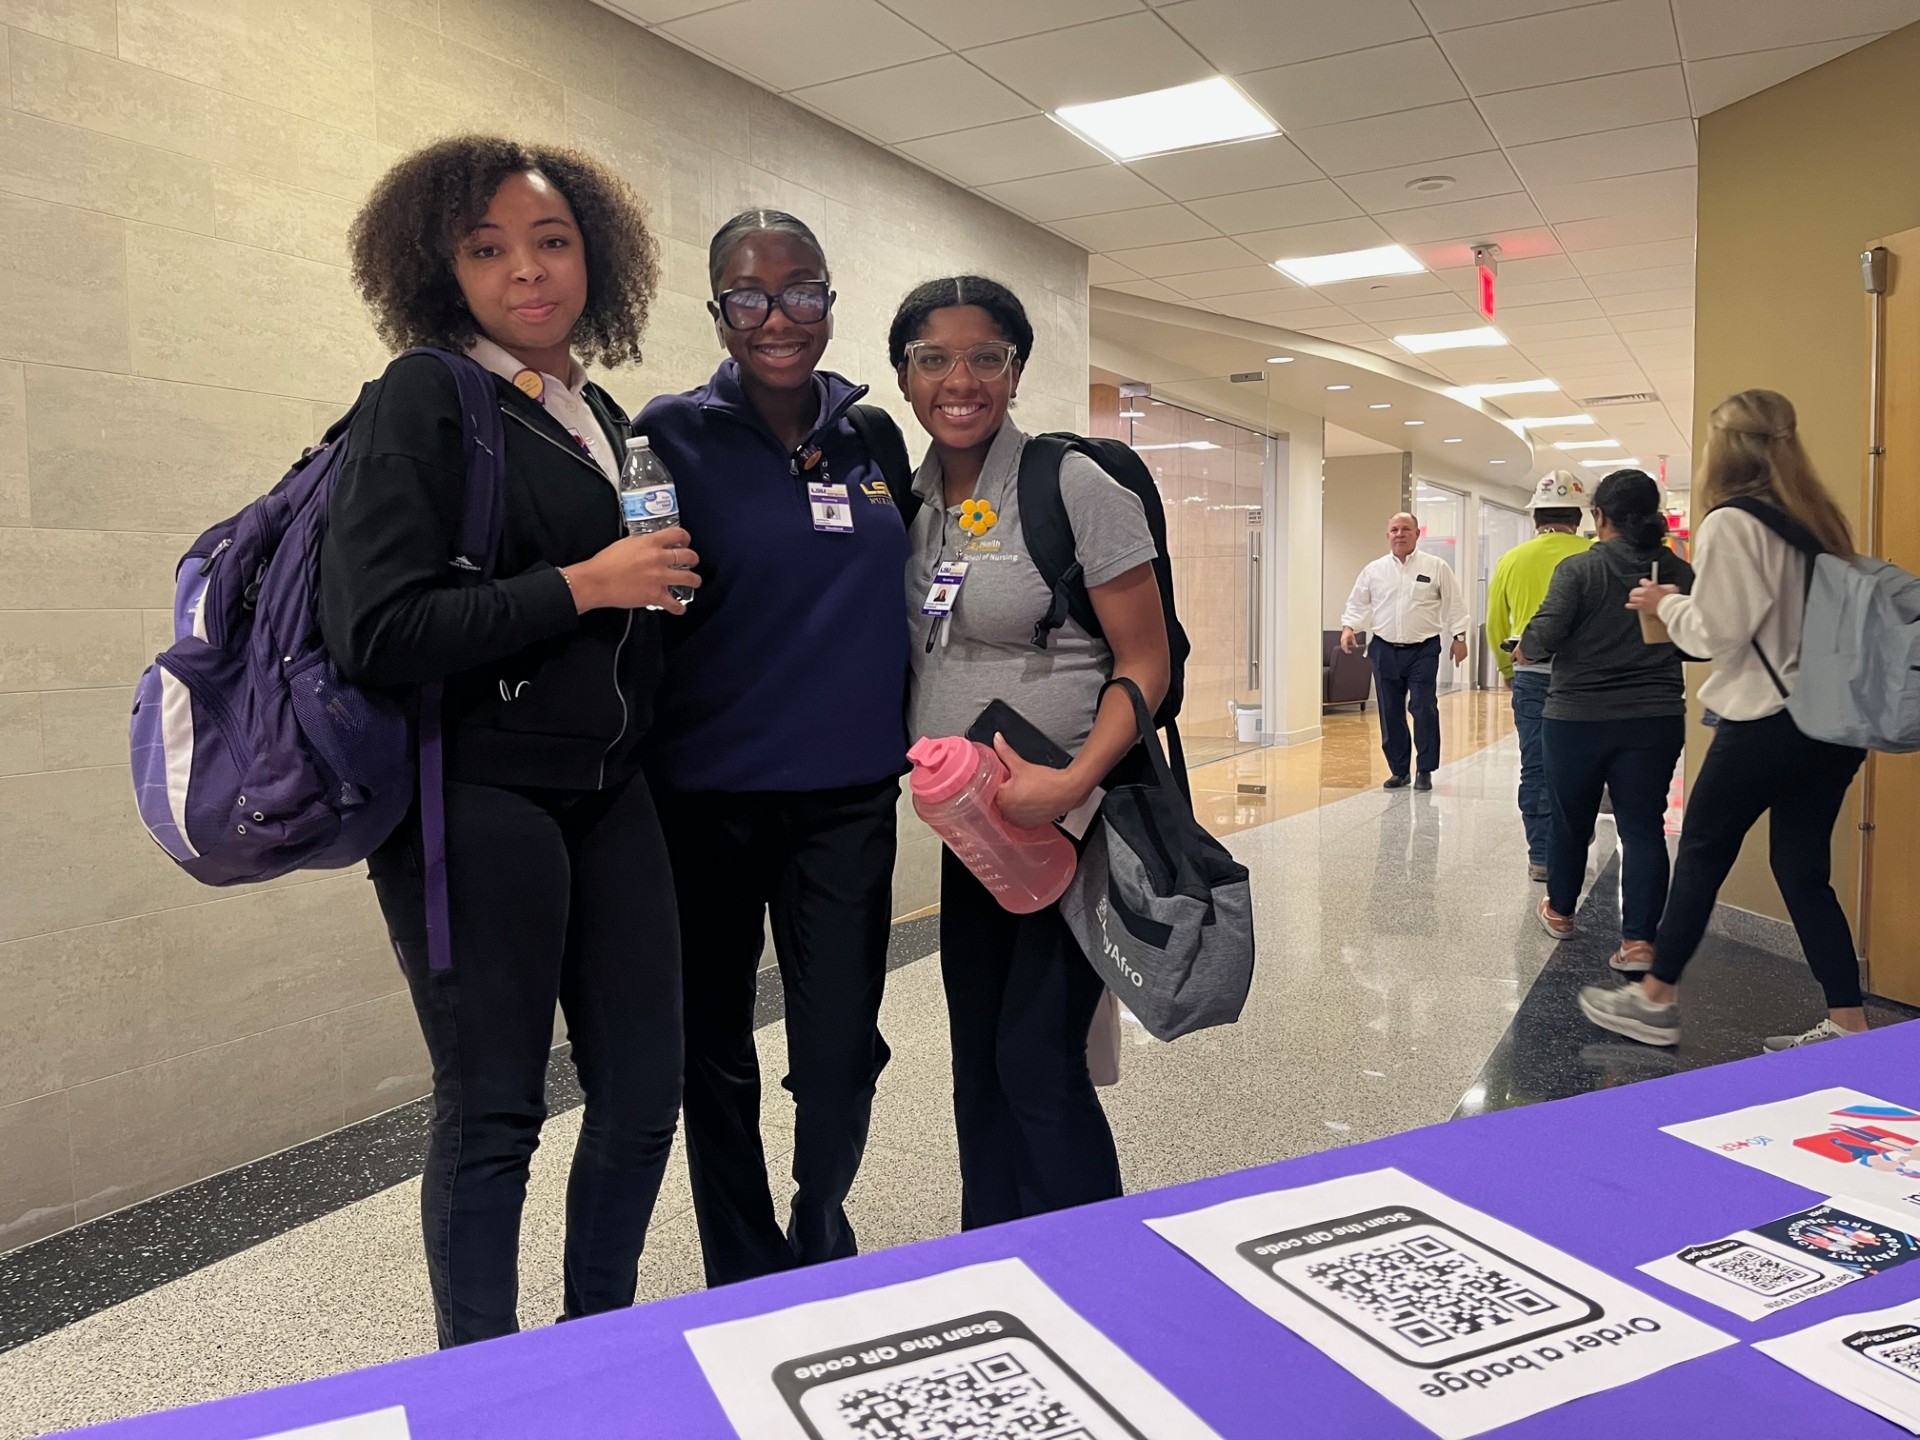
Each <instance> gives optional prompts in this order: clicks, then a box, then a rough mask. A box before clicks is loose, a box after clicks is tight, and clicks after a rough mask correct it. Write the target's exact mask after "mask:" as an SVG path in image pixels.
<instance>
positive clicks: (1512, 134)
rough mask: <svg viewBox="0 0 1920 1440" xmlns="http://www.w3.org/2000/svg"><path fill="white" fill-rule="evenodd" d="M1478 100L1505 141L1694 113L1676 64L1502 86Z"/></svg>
mask: <svg viewBox="0 0 1920 1440" xmlns="http://www.w3.org/2000/svg"><path fill="white" fill-rule="evenodd" d="M1479 103H1480V113H1481V114H1483V115H1485V116H1486V117H1487V124H1488V125H1489V126H1491V127H1492V129H1493V133H1494V134H1495V135H1498V136H1499V137H1500V141H1501V143H1502V144H1505V145H1528V144H1534V143H1536V142H1538V141H1542V140H1561V139H1565V138H1566V137H1567V136H1569V135H1585V134H1589V133H1591V132H1592V131H1595V130H1617V129H1620V128H1621V127H1622V126H1627V125H1643V124H1649V123H1652V122H1655V121H1660V120H1685V119H1687V118H1688V117H1689V116H1690V115H1692V113H1693V111H1692V108H1691V106H1690V104H1689V102H1688V99H1687V77H1686V72H1685V71H1684V70H1682V69H1681V68H1680V67H1679V66H1678V65H1656V66H1654V67H1652V68H1651V69H1647V70H1630V71H1628V72H1627V73H1626V74H1624V75H1601V76H1596V77H1595V78H1593V79H1590V80H1564V81H1562V82H1561V83H1559V84H1558V85H1536V86H1533V87H1531V88H1529V89H1526V90H1507V91H1503V92H1502V93H1500V94H1498V95H1482V96H1480V97H1479Z"/></svg>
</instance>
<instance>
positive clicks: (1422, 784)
mask: <svg viewBox="0 0 1920 1440" xmlns="http://www.w3.org/2000/svg"><path fill="white" fill-rule="evenodd" d="M1419 542H1420V522H1419V521H1418V520H1416V519H1414V517H1413V516H1411V515H1407V514H1400V515H1396V516H1394V517H1393V519H1392V520H1391V521H1389V522H1388V524H1387V553H1386V554H1385V555H1382V556H1381V557H1380V558H1379V559H1378V560H1375V561H1374V562H1373V563H1372V564H1371V565H1369V566H1367V568H1366V569H1364V570H1362V571H1361V572H1360V578H1359V579H1358V580H1356V581H1354V582H1353V593H1352V594H1351V595H1349V596H1348V597H1347V609H1346V613H1345V614H1344V615H1342V616H1341V617H1340V623H1341V625H1342V627H1343V628H1342V630H1341V631H1340V648H1341V649H1342V650H1344V651H1346V652H1347V653H1348V654H1349V655H1351V654H1352V653H1353V651H1354V646H1355V643H1356V641H1355V635H1354V632H1355V631H1356V630H1371V631H1372V632H1373V643H1372V644H1370V645H1369V646H1368V647H1367V658H1368V659H1370V660H1372V661H1373V690H1374V696H1375V698H1376V699H1377V700H1378V702H1379V705H1380V749H1381V750H1382V752H1384V753H1385V755H1386V757H1387V768H1388V769H1389V770H1391V771H1392V772H1393V773H1392V775H1391V776H1390V777H1389V778H1388V780H1387V784H1386V788H1387V789H1389V790H1403V789H1405V788H1406V786H1407V784H1408V780H1409V775H1408V771H1409V769H1410V767H1411V766H1412V763H1413V761H1414V758H1415V754H1414V752H1415V751H1416V750H1417V751H1418V763H1419V768H1418V770H1416V771H1414V772H1413V774H1412V777H1411V779H1412V784H1413V788H1414V789H1416V790H1431V789H1432V788H1433V772H1434V771H1435V770H1436V769H1438V768H1439V765H1440V701H1439V696H1438V694H1437V686H1438V683H1439V679H1440V637H1441V636H1442V635H1451V636H1452V637H1453V651H1452V654H1453V663H1454V664H1456V665H1458V664H1459V663H1460V662H1461V661H1462V660H1464V659H1466V658H1467V599H1466V596H1465V595H1464V594H1463V593H1462V592H1461V589H1460V582H1459V581H1458V580H1457V579H1455V578H1454V574H1453V567H1452V566H1450V565H1449V564H1447V562H1446V561H1444V560H1442V559H1441V558H1440V557H1439V556H1438V555H1428V554H1426V553H1425V552H1423V551H1422V550H1421V549H1420V548H1419ZM1409 706H1411V708H1412V711H1413V736H1412V739H1411V740H1409V738H1408V736H1407V711H1408V708H1409Z"/></svg>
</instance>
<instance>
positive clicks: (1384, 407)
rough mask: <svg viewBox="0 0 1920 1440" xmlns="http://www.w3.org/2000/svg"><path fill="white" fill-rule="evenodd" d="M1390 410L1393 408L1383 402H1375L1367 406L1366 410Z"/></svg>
mask: <svg viewBox="0 0 1920 1440" xmlns="http://www.w3.org/2000/svg"><path fill="white" fill-rule="evenodd" d="M1392 408H1393V406H1392V405H1390V404H1388V403H1387V402H1386V401H1385V400H1376V401H1374V402H1373V404H1371V405H1369V406H1367V409H1369V410H1391V409H1392Z"/></svg>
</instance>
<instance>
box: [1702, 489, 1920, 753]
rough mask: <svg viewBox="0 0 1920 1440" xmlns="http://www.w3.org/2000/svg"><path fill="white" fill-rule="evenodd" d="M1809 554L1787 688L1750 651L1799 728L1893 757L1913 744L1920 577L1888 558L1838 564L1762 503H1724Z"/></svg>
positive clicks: (1917, 725)
mask: <svg viewBox="0 0 1920 1440" xmlns="http://www.w3.org/2000/svg"><path fill="white" fill-rule="evenodd" d="M1727 503H1728V505H1729V506H1731V507H1732V508H1734V509H1739V510H1744V511H1746V512H1747V513H1748V514H1749V515H1751V516H1753V517H1754V518H1755V519H1756V520H1759V521H1760V522H1761V523H1763V524H1764V525H1766V526H1767V527H1768V528H1769V529H1770V530H1772V531H1773V532H1774V533H1775V534H1777V535H1779V536H1780V538H1781V539H1783V540H1785V541H1786V542H1787V543H1788V544H1789V545H1792V546H1793V547H1794V548H1795V549H1797V550H1799V551H1801V552H1803V553H1804V554H1805V555H1806V556H1807V619H1806V628H1805V632H1804V636H1803V638H1802V640H1801V643H1800V674H1799V677H1798V683H1797V684H1796V685H1795V686H1794V688H1793V690H1792V691H1791V692H1789V691H1788V689H1787V687H1786V685H1785V684H1784V683H1783V682H1782V681H1781V679H1780V672H1779V671H1778V670H1777V669H1775V668H1774V664H1773V662H1772V661H1771V660H1770V659H1768V658H1767V652H1766V651H1764V650H1762V649H1761V648H1760V642H1759V641H1758V640H1756V641H1754V644H1753V648H1754V650H1755V652H1756V653H1757V654H1758V655H1759V656H1760V663H1761V664H1763V665H1765V666H1766V667H1767V674H1769V675H1771V676H1772V677H1773V683H1774V684H1775V685H1776V686H1778V687H1779V689H1780V693H1781V695H1783V696H1785V697H1786V701H1787V713H1788V714H1789V715H1791V716H1792V717H1793V723H1794V724H1795V725H1797V726H1799V727H1800V731H1801V733H1802V734H1804V735H1807V736H1810V737H1811V738H1813V739H1815V740H1825V741H1828V742H1829V743H1831V744H1834V745H1847V746H1851V747H1853V748H1855V749H1864V750H1882V751H1886V752H1889V753H1891V754H1896V755H1904V754H1907V753H1908V752H1910V751H1915V750H1920V578H1916V577H1915V576H1912V575H1909V574H1908V573H1907V572H1906V571H1904V570H1902V569H1901V568H1900V567H1899V566H1898V565H1895V564H1892V563H1891V562H1889V561H1886V560H1874V559H1869V558H1867V557H1865V556H1861V557H1858V558H1855V559H1852V560H1844V559H1842V558H1841V557H1840V556H1838V555H1832V554H1829V553H1827V551H1826V550H1825V549H1824V548H1823V547H1822V546H1821V545H1820V542H1819V541H1818V540H1816V539H1815V538H1814V537H1813V535H1812V534H1811V533H1810V532H1809V531H1808V530H1807V529H1806V527H1805V526H1803V525H1801V524H1800V523H1799V522H1797V521H1795V520H1794V519H1792V518H1791V517H1790V516H1787V515H1785V514H1783V513H1782V512H1780V511H1779V510H1776V509H1774V507H1773V506H1771V505H1768V504H1766V503H1765V502H1763V501H1758V500H1750V499H1747V498H1744V497H1742V498H1740V499H1736V500H1730V501H1728V502H1727Z"/></svg>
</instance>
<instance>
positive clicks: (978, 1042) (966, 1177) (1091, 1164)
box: [940, 847, 1121, 1230]
mask: <svg viewBox="0 0 1920 1440" xmlns="http://www.w3.org/2000/svg"><path fill="white" fill-rule="evenodd" d="M940 979H941V983H942V984H943V985H944V986H945V987H946V992H947V1024H948V1027H949V1030H950V1032H951V1034H952V1037H953V1119H954V1125H955V1128H956V1129H957V1130H958V1131H959V1137H960V1224H961V1227H962V1228H963V1229H967V1230H973V1229H977V1228H978V1227H980V1226H982V1225H997V1224H999V1223H1000V1222H1001V1221H1003V1220H1018V1219H1021V1218H1022V1217H1024V1216H1027V1215H1038V1214H1041V1213H1042V1212H1044V1211H1048V1210H1060V1209H1064V1208H1065V1207H1067V1206H1069V1205H1085V1204H1087V1203H1088V1202H1089V1201H1093V1200H1111V1199H1113V1198H1114V1197H1115V1196H1117V1195H1119V1194H1120V1193H1121V1189H1120V1158H1119V1156H1118V1155H1117V1154H1116V1153H1115V1152H1114V1148H1113V1131H1112V1130H1111V1129H1109V1128H1108V1125H1107V1116H1106V1112H1105V1111H1103V1110H1102V1109H1101V1108H1100V1099H1099V1096H1098V1095H1096V1094H1095V1093H1094V1088H1093V1080H1092V1077H1091V1076H1089V1075H1088V1073H1087V1031H1088V1030H1089V1029H1090V1028H1091V1027H1092V1025H1093V1011H1094V1007H1095V1005H1097V1004H1098V1003H1099V1000H1100V991H1101V989H1102V988H1103V987H1102V985H1101V981H1100V976H1099V975H1098V974H1097V973H1096V972H1095V971H1094V968H1093V966H1091V965H1089V964H1088V963H1087V957H1086V956H1085V955H1083V954H1082V953H1081V951H1080V945H1079V942H1078V941H1076V940H1075V939H1074V938H1073V935H1072V932H1070V931H1069V930H1068V929H1067V922H1066V921H1065V920H1064V919H1062V918H1061V915H1060V907H1059V906H1058V905H1050V906H1048V907H1047V908H1046V909H1045V910H1042V911H1040V912H1039V913H1038V914H1034V915H1010V914H1008V913H1007V912H1006V911H1005V910H1003V909H1001V908H1000V904H999V902H998V901H996V900H995V899H994V898H993V896H992V895H991V894H990V893H989V892H988V891H987V889H986V887H985V886H983V885H982V884H981V883H980V882H979V881H978V880H976V879H974V878H973V874H972V872H971V871H969V870H968V869H967V867H966V866H965V865H963V864H961V863H960V861H959V860H957V859H955V858H954V855H953V852H952V851H951V850H948V849H946V848H945V847H942V849H941V851H940Z"/></svg>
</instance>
